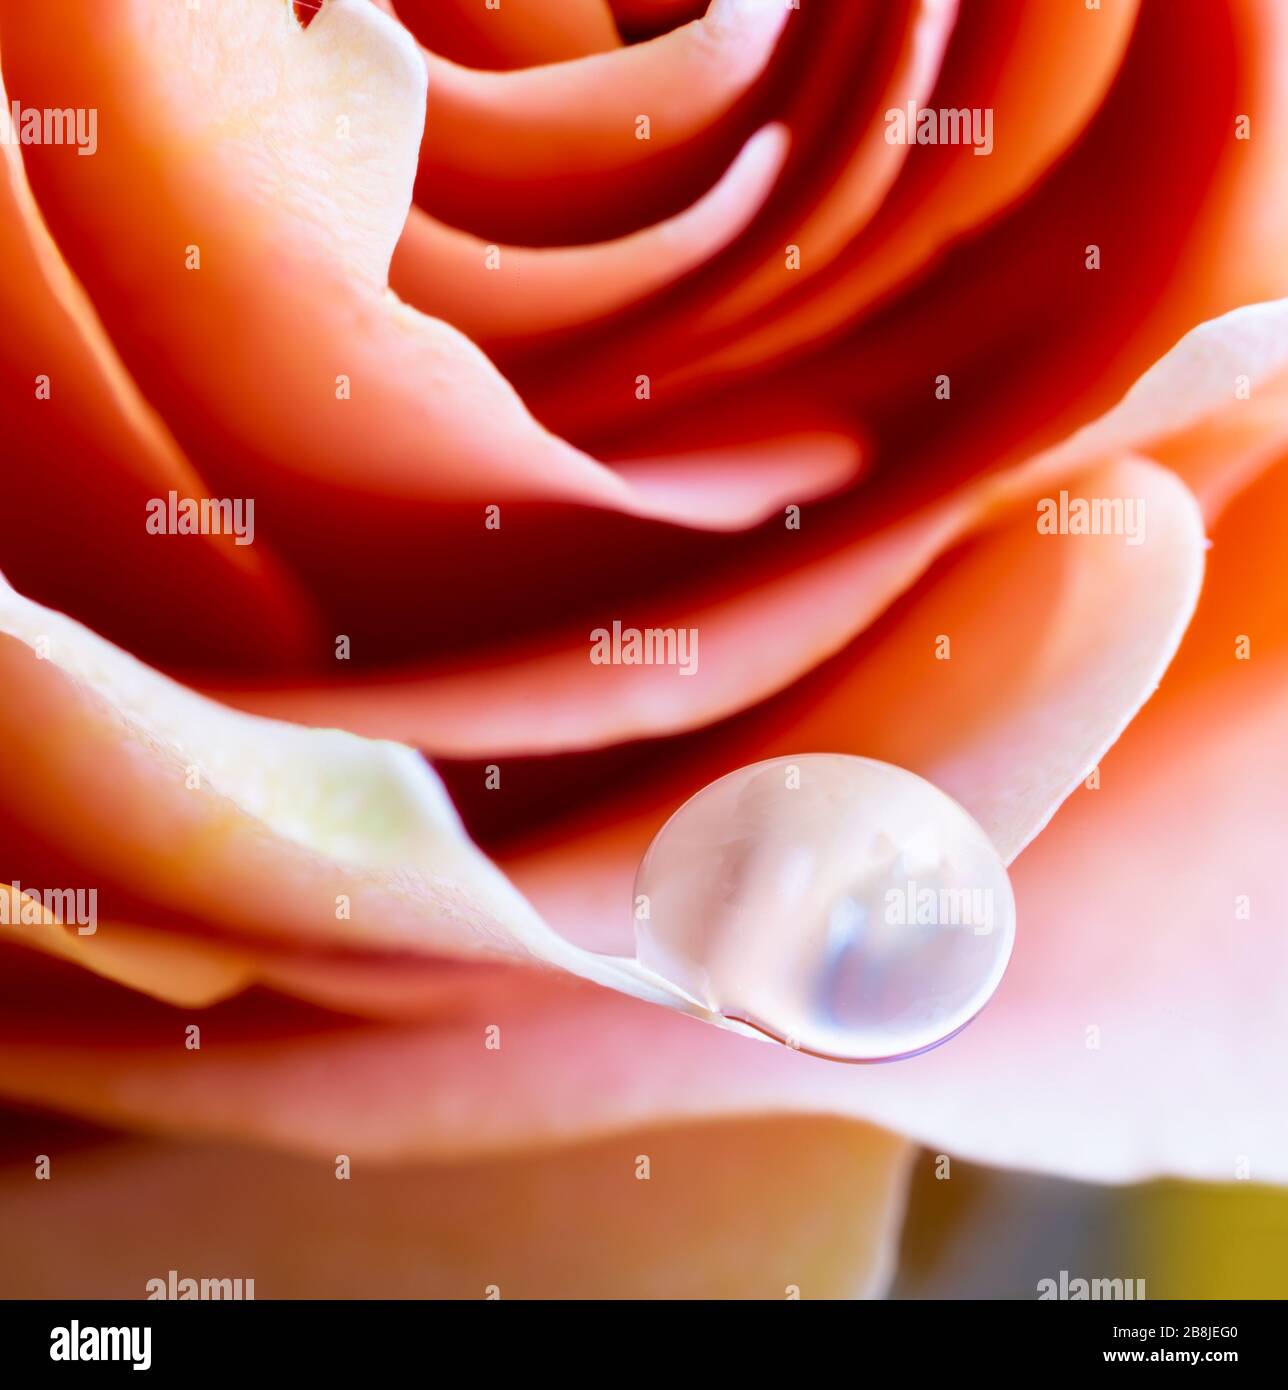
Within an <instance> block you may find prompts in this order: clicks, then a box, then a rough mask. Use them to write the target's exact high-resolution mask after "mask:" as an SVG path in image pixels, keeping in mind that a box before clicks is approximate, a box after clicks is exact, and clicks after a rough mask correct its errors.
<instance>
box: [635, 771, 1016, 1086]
mask: <svg viewBox="0 0 1288 1390" xmlns="http://www.w3.org/2000/svg"><path fill="white" fill-rule="evenodd" d="M635 901H636V904H637V910H636V914H635V916H636V927H635V936H636V953H637V955H638V958H639V960H640V962H641V964H643V965H645V966H646V967H648V968H649V969H650V970H653V971H655V972H656V973H657V974H659V975H661V976H663V977H665V978H666V979H668V980H670V981H671V982H672V983H673V984H675V985H677V986H678V987H679V988H681V989H682V990H684V991H685V992H686V993H687V994H689V995H690V996H691V997H693V998H694V999H696V1000H697V1001H698V1002H699V1003H701V1004H702V1005H704V1006H705V1007H706V1008H708V1009H711V1010H712V1011H713V1012H717V1013H720V1014H723V1015H725V1016H726V1017H728V1018H732V1019H737V1020H740V1021H742V1022H744V1023H748V1024H750V1025H751V1026H752V1027H755V1028H758V1029H759V1030H761V1031H762V1032H764V1033H766V1034H768V1035H769V1036H771V1037H774V1038H777V1039H778V1040H780V1041H782V1042H785V1043H788V1044H789V1045H791V1046H793V1047H799V1048H801V1049H802V1050H804V1051H808V1052H814V1053H818V1054H820V1055H823V1056H827V1057H833V1058H837V1059H839V1060H844V1061H852V1062H877V1061H892V1060H894V1059H896V1058H900V1057H909V1056H912V1055H914V1054H916V1053H918V1052H924V1051H926V1050H927V1049H928V1048H931V1047H935V1046H937V1045H938V1044H940V1043H942V1042H946V1041H947V1040H948V1039H949V1038H951V1037H952V1036H953V1035H954V1034H955V1033H957V1032H959V1031H960V1030H961V1029H962V1028H964V1027H965V1026H966V1024H967V1023H969V1022H970V1020H971V1019H972V1018H974V1017H975V1015H976V1014H977V1013H979V1011H980V1010H981V1009H982V1008H983V1007H984V1005H985V1004H987V1003H988V1001H989V999H991V998H992V996H993V994H994V992H995V991H996V989H997V987H998V985H999V984H1000V983H1001V980H1002V976H1003V974H1004V973H1005V971H1006V966H1007V962H1008V961H1009V960H1010V956H1011V947H1012V945H1013V943H1014V939H1015V900H1014V896H1013V894H1012V892H1011V885H1010V880H1009V878H1008V877H1007V873H1006V866H1005V865H1004V864H1003V863H1002V860H1001V857H1000V856H999V855H998V853H997V850H996V849H995V848H994V846H993V844H992V842H991V841H990V840H989V838H988V836H987V834H986V833H985V832H984V830H983V829H982V828H981V827H980V826H979V824H978V823H977V822H976V821H975V820H974V819H972V817H971V816H970V815H969V814H968V813H967V812H966V811H965V810H964V809H963V808H962V807H961V806H959V805H958V804H957V802H955V801H954V800H953V799H952V798H951V797H949V796H947V795H946V794H945V793H944V792H942V791H940V790H939V789H938V788H937V787H935V786H934V785H932V784H931V783H930V782H927V781H926V780H925V779H924V778H921V777H918V776H917V775H916V774H915V773H911V772H908V771H906V770H905V769H904V768H900V767H895V766H893V765H892V764H890V763H882V762H877V761H876V760H874V759H871V758H856V757H849V756H847V755H844V754H839V753H809V754H801V755H800V756H797V757H783V758H774V759H771V760H769V761H767V762H761V763H753V764H752V765H751V766H749V767H743V768H739V769H738V770H737V771H736V772H731V773H729V774H728V775H727V776H724V777H721V778H719V779H718V780H717V781H715V782H712V783H711V784H710V785H708V786H706V787H704V788H703V789H702V790H701V791H700V792H698V793H697V794H696V795H695V796H693V797H691V798H690V799H689V800H688V801H686V802H685V803H684V805H683V806H681V807H680V809H679V810H678V811H676V813H675V814H674V815H673V816H672V817H671V818H670V820H668V821H667V822H666V824H665V825H664V826H663V827H662V828H661V830H659V831H658V833H657V835H656V836H655V837H654V839H653V843H652V844H651V845H650V846H649V848H648V851H647V853H646V854H645V855H644V858H643V860H642V861H641V862H640V867H639V872H638V873H637V875H636V879H635Z"/></svg>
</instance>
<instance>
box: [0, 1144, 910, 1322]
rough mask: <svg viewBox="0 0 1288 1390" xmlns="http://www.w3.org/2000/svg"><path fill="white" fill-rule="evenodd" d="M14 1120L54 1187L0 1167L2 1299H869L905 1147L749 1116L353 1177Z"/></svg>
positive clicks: (889, 1236)
mask: <svg viewBox="0 0 1288 1390" xmlns="http://www.w3.org/2000/svg"><path fill="white" fill-rule="evenodd" d="M24 1135H25V1142H26V1146H27V1148H28V1150H29V1151H30V1152H31V1153H37V1152H41V1153H48V1154H49V1155H50V1159H51V1170H52V1174H53V1180H52V1181H51V1182H50V1183H49V1184H48V1191H46V1192H43V1193H41V1197H42V1200H41V1201H39V1202H33V1201H32V1198H31V1180H32V1179H31V1165H30V1162H29V1161H28V1160H27V1159H26V1158H25V1157H24V1158H23V1159H22V1160H20V1161H17V1162H14V1163H12V1164H11V1165H9V1166H8V1167H7V1168H5V1169H0V1221H2V1222H3V1225H4V1230H5V1243H6V1249H7V1250H8V1252H9V1259H8V1260H7V1261H6V1262H5V1264H4V1266H3V1268H0V1295H2V1296H4V1297H16V1298H45V1297H59V1298H68V1297H77V1298H120V1299H140V1298H144V1297H145V1296H146V1292H147V1286H148V1281H149V1280H152V1279H161V1280H162V1281H163V1282H164V1281H167V1280H168V1278H169V1271H170V1270H175V1271H176V1279H183V1278H195V1279H202V1278H221V1277H226V1278H241V1279H243V1280H245V1279H253V1280H254V1281H255V1283H254V1291H253V1292H254V1297H255V1298H257V1299H265V1298H461V1299H470V1298H476V1299H482V1298H486V1297H487V1296H488V1288H489V1286H491V1287H493V1288H495V1289H496V1290H497V1295H499V1297H501V1298H502V1299H514V1298H592V1299H600V1298H669V1299H674V1298H765V1299H782V1298H787V1297H790V1296H793V1294H792V1290H793V1289H795V1290H796V1293H795V1296H797V1297H800V1298H856V1297H870V1296H873V1295H879V1294H880V1293H881V1292H882V1291H883V1289H884V1288H885V1287H886V1285H887V1283H888V1281H889V1278H890V1276H891V1274H892V1272H893V1265H894V1256H895V1246H896V1242H897V1239H898V1229H899V1218H900V1215H901V1211H902V1207H903V1201H904V1192H905V1188H906V1181H907V1171H908V1165H909V1161H910V1158H911V1154H912V1150H911V1149H910V1147H909V1146H908V1145H907V1144H904V1143H903V1142H902V1141H900V1140H899V1139H897V1138H895V1137H894V1136H892V1135H887V1134H883V1133H882V1132H881V1131H879V1130H874V1129H870V1128H867V1127H866V1126H861V1125H854V1124H842V1123H837V1122H835V1121H826V1120H823V1121H819V1120H806V1121H796V1122H785V1121H782V1120H749V1121H743V1122H741V1123H736V1124H721V1125H701V1126H694V1127H691V1128H684V1129H669V1130H651V1131H648V1132H643V1133H637V1134H629V1135H623V1136H619V1137H618V1138H616V1139H613V1140H611V1141H608V1142H602V1143H599V1144H596V1145H590V1146H584V1147H580V1148H576V1149H561V1150H558V1151H557V1152H554V1153H527V1154H524V1155H523V1156H522V1157H519V1158H512V1159H499V1160H494V1161H492V1162H490V1163H486V1164H481V1165H473V1166H468V1167H467V1166H445V1165H440V1166H427V1165H420V1166H416V1167H396V1168H389V1167H373V1166H371V1165H368V1164H366V1163H365V1162H364V1161H363V1160H362V1159H360V1158H357V1159H355V1160H354V1163H353V1167H352V1169H351V1173H352V1176H351V1177H350V1178H349V1179H348V1180H347V1181H342V1182H341V1181H337V1179H336V1167H335V1163H334V1160H333V1158H331V1157H324V1158H323V1160H322V1161H321V1162H318V1161H307V1160H303V1159H299V1158H295V1157H286V1156H283V1155H279V1154H268V1153H256V1152H254V1151H247V1150H240V1149H238V1150H234V1149H229V1148H221V1147H210V1148H200V1147H196V1146H192V1145H161V1144H144V1143H138V1142H115V1143H108V1142H102V1143H99V1144H98V1145H96V1146H94V1147H88V1148H85V1147H82V1148H80V1149H77V1150H75V1151H73V1152H70V1153H65V1152H63V1150H62V1148H61V1147H60V1146H59V1145H58V1143H57V1141H56V1139H55V1140H50V1139H49V1138H48V1137H46V1136H44V1135H43V1134H42V1132H41V1125H40V1122H39V1121H38V1120H34V1119H33V1120H32V1121H30V1122H29V1123H27V1124H26V1125H25V1126H24ZM350 1156H351V1157H353V1155H350ZM640 1156H646V1157H647V1158H648V1160H649V1169H648V1177H647V1180H646V1181H644V1180H639V1179H638V1178H637V1173H638V1172H640V1171H642V1169H641V1166H640V1162H639V1159H640ZM145 1215H146V1219H144V1216H145ZM556 1249H557V1250H558V1251H559V1258H558V1259H555V1260H552V1259H551V1251H552V1250H556ZM242 1288H243V1292H245V1291H246V1290H245V1285H244V1284H243V1286H242ZM497 1295H494V1296H497Z"/></svg>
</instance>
